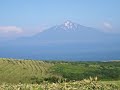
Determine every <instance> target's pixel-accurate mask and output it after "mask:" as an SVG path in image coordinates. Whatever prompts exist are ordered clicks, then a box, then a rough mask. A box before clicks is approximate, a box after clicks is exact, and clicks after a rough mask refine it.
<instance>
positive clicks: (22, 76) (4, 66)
mask: <svg viewBox="0 0 120 90" xmlns="http://www.w3.org/2000/svg"><path fill="white" fill-rule="evenodd" d="M51 66H52V64H50V63H45V62H43V61H35V60H13V59H4V58H1V59H0V83H3V82H7V83H19V82H22V83H27V82H28V83H32V82H34V80H35V79H40V78H43V77H47V76H48V73H47V72H48V69H49V68H50V67H51Z"/></svg>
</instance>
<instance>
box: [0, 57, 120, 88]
mask: <svg viewBox="0 0 120 90" xmlns="http://www.w3.org/2000/svg"><path fill="white" fill-rule="evenodd" d="M90 77H93V78H94V77H97V81H94V80H92V81H91V80H90V79H89V78H90ZM84 80H85V81H84ZM86 81H87V82H86ZM65 84H66V85H68V86H66V85H65ZM45 85H47V86H45ZM84 85H85V86H84ZM96 85H97V86H96ZM55 86H58V87H56V88H55V89H45V87H47V88H48V87H55ZM83 86H84V87H83ZM87 86H88V87H89V88H91V89H82V90H119V88H120V61H110V62H65V61H40V60H39V61H38V60H16V59H8V58H7V59H6V58H1V59H0V90H15V88H16V87H18V88H28V87H29V88H35V87H36V89H32V90H81V89H78V88H87ZM94 86H95V87H94ZM98 86H99V87H101V88H102V87H108V88H110V89H94V88H98ZM2 87H4V88H6V87H7V88H12V89H2ZM60 87H61V88H62V89H58V88H60ZM68 87H71V88H72V89H63V88H68ZM75 87H76V88H77V89H73V88H75ZM38 88H39V89H38ZM42 88H43V89H42ZM113 88H117V89H113ZM20 90H31V89H20Z"/></svg>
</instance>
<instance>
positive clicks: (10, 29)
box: [0, 26, 23, 34]
mask: <svg viewBox="0 0 120 90" xmlns="http://www.w3.org/2000/svg"><path fill="white" fill-rule="evenodd" d="M22 32H23V30H22V29H21V28H19V27H16V26H0V33H9V34H15V33H16V34H19V33H22Z"/></svg>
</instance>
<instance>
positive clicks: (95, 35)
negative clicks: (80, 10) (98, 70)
mask: <svg viewBox="0 0 120 90" xmlns="http://www.w3.org/2000/svg"><path fill="white" fill-rule="evenodd" d="M106 35H107V34H105V33H103V32H101V31H100V30H98V29H95V28H92V27H86V26H83V25H80V24H77V23H73V22H72V21H70V20H67V21H65V22H64V23H63V24H61V25H56V26H53V27H51V28H49V29H47V30H45V31H43V32H40V33H38V34H37V35H35V36H33V37H32V38H34V39H39V40H40V41H49V42H50V41H51V42H55V41H57V42H59V41H61V42H62V41H66V42H67V41H69V42H70V41H71V42H74V41H79V42H90V41H98V40H99V39H100V38H101V39H102V38H103V36H105V37H106ZM104 39H105V38H104Z"/></svg>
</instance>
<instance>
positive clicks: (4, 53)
mask: <svg viewBox="0 0 120 90" xmlns="http://www.w3.org/2000/svg"><path fill="white" fill-rule="evenodd" d="M119 39H120V35H119V34H114V33H105V32H102V30H99V29H96V28H92V27H86V26H83V25H80V24H77V23H74V22H72V21H70V20H67V21H65V22H64V23H63V24H61V25H56V26H53V27H51V28H49V29H47V30H44V31H43V32H40V33H38V34H36V35H34V36H31V37H27V38H19V39H16V40H12V41H7V42H6V43H1V45H0V57H14V58H30V59H45V60H55V59H56V60H109V59H120V56H119V53H120V47H119V46H120V41H119Z"/></svg>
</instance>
